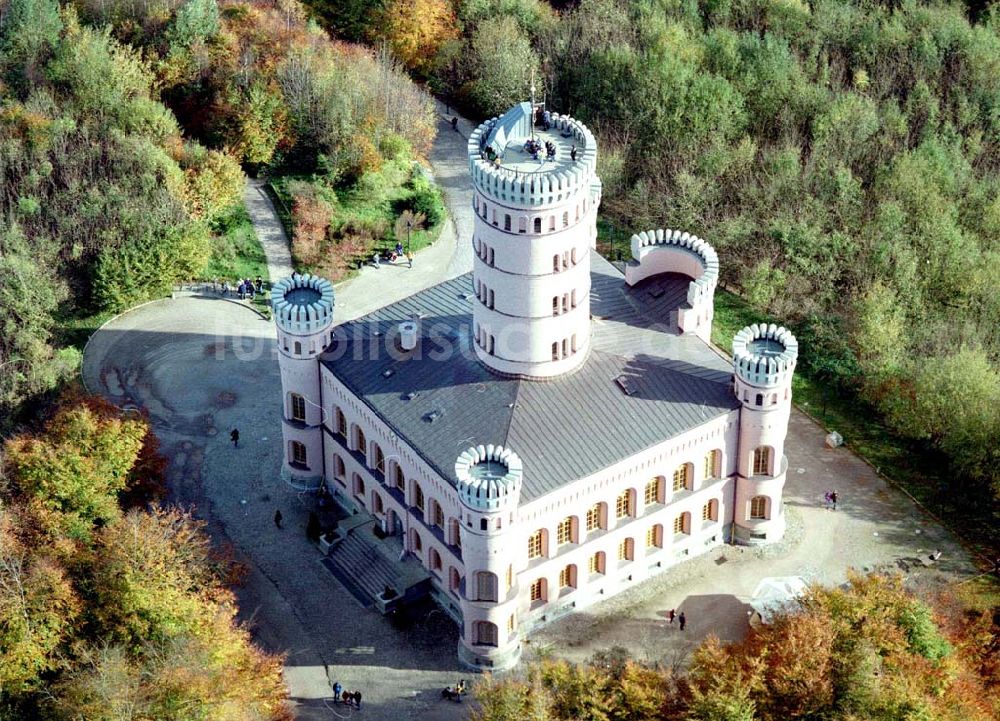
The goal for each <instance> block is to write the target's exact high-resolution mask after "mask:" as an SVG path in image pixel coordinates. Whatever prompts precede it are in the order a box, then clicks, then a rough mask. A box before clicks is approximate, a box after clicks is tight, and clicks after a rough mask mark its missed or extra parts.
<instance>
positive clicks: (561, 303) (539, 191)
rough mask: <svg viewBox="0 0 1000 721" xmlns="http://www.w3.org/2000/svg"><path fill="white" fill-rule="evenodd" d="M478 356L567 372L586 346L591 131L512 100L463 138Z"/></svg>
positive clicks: (531, 371) (540, 372)
mask: <svg viewBox="0 0 1000 721" xmlns="http://www.w3.org/2000/svg"><path fill="white" fill-rule="evenodd" d="M468 154H469V170H470V173H471V175H472V182H473V190H474V192H473V201H472V202H473V210H474V212H475V216H476V218H475V226H474V234H473V238H472V243H473V250H474V253H475V256H476V258H475V263H474V267H473V275H474V280H473V283H474V288H475V293H476V298H477V301H478V302H476V303H475V304H474V310H473V318H474V329H473V332H474V334H475V348H476V354H477V356H478V357H479V359H480V360H481V361H482V362H483V363H484V364H486V365H487V366H488V367H489V368H491V369H493V370H494V371H496V372H498V373H501V374H503V375H511V376H517V377H523V378H549V377H554V376H558V375H561V374H563V373H567V372H570V371H572V370H574V369H575V368H577V367H579V365H580V364H581V363H583V362H584V361H585V360H586V357H587V353H588V351H589V348H590V249H591V248H593V247H594V245H595V242H596V239H597V208H598V206H599V204H600V199H601V181H600V179H599V178H598V177H597V174H596V167H597V143H596V141H595V140H594V135H593V133H591V132H590V130H588V129H587V127H586V126H585V125H584V124H583V123H581V122H579V121H577V120H574V119H573V118H570V117H567V116H562V115H559V114H557V113H544V115H543V113H542V111H535V112H533V111H532V106H531V103H527V102H525V103H520V104H519V105H515V106H514V107H513V108H511V109H510V110H509V111H507V112H506V113H505V114H504V115H503V116H501V117H499V118H493V119H492V120H488V121H486V122H485V123H483V124H482V125H480V126H479V127H478V128H476V130H475V131H473V133H472V135H470V137H469V143H468Z"/></svg>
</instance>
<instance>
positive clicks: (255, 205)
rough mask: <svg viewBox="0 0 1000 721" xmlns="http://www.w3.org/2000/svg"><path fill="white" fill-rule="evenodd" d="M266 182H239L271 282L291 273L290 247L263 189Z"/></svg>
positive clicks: (248, 179) (272, 205)
mask: <svg viewBox="0 0 1000 721" xmlns="http://www.w3.org/2000/svg"><path fill="white" fill-rule="evenodd" d="M266 185H267V181H266V180H260V179H258V178H247V181H246V184H245V185H244V186H243V203H244V204H245V205H246V208H247V213H248V214H249V215H250V222H251V223H253V229H254V232H255V233H256V234H257V240H259V241H260V246H261V248H263V249H264V255H265V256H266V257H267V273H268V276H269V277H268V280H270V282H271V283H274V282H276V281H278V280H281V279H282V278H284V277H285V276H289V275H291V274H292V251H291V245H290V243H289V242H288V235H287V234H286V233H285V227H284V226H283V225H282V224H281V218H279V217H278V213H277V211H276V210H275V208H274V203H272V202H271V197H270V196H269V195H268V194H267V191H266V190H265V186H266Z"/></svg>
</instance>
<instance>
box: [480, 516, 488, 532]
mask: <svg viewBox="0 0 1000 721" xmlns="http://www.w3.org/2000/svg"><path fill="white" fill-rule="evenodd" d="M479 530H480V531H488V530H490V520H489V519H488V518H486V517H485V516H484V517H483V518H480V519H479Z"/></svg>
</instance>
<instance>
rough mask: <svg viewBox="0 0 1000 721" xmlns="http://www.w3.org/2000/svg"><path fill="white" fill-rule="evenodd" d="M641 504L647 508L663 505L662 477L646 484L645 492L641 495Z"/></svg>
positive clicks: (657, 477)
mask: <svg viewBox="0 0 1000 721" xmlns="http://www.w3.org/2000/svg"><path fill="white" fill-rule="evenodd" d="M642 502H643V503H644V504H645V505H647V506H652V505H653V504H655V503H663V476H656V477H655V478H651V479H650V480H648V481H647V482H646V490H645V491H644V492H643V494H642Z"/></svg>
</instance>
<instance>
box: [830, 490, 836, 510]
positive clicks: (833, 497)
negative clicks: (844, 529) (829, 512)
mask: <svg viewBox="0 0 1000 721" xmlns="http://www.w3.org/2000/svg"><path fill="white" fill-rule="evenodd" d="M830 503H831V504H832V505H833V510H835V511H836V510H837V492H836V491H831V492H830Z"/></svg>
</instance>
